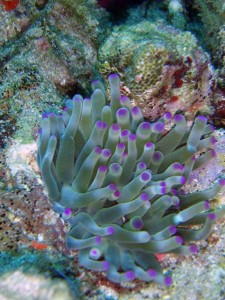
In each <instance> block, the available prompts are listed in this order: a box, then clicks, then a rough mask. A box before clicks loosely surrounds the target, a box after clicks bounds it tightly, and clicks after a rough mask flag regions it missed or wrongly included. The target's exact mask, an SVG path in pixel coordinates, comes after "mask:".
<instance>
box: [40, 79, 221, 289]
mask: <svg viewBox="0 0 225 300" xmlns="http://www.w3.org/2000/svg"><path fill="white" fill-rule="evenodd" d="M109 82H110V87H111V101H110V103H109V105H108V104H107V103H106V100H105V90H104V88H103V85H102V83H101V82H99V81H94V82H93V83H92V88H93V90H94V92H93V94H92V96H91V98H85V99H83V98H82V96H80V95H78V94H77V95H75V96H74V97H73V99H71V100H67V102H66V107H65V109H64V111H63V113H62V114H59V115H56V114H54V113H49V114H44V115H43V120H42V123H41V129H40V135H39V140H38V156H37V157H38V165H39V168H40V170H41V173H42V178H43V181H44V183H45V185H46V188H47V191H48V197H49V199H50V200H51V201H52V202H53V204H54V206H53V207H54V209H55V210H56V211H57V212H59V213H60V214H61V216H62V218H63V219H64V220H65V221H66V222H68V224H69V226H71V229H70V231H69V232H68V234H67V237H66V243H67V247H68V249H70V250H79V255H78V258H79V262H80V264H81V265H82V266H84V267H86V268H88V269H91V270H95V271H105V272H106V274H107V277H108V278H109V279H110V280H111V281H113V282H123V281H130V280H133V279H134V278H139V279H141V280H144V281H156V282H159V283H164V284H165V285H167V286H168V285H170V284H171V282H172V280H171V277H170V276H169V275H168V274H163V270H162V268H161V266H160V264H159V262H158V261H157V259H156V255H157V254H160V253H168V252H171V253H176V254H183V255H185V254H192V253H196V252H197V250H198V249H197V246H196V245H195V244H192V241H197V240H201V239H204V238H206V237H207V236H208V235H209V233H210V230H211V228H212V225H213V223H214V221H215V219H217V218H219V217H220V216H221V214H223V213H224V211H225V207H224V206H222V207H221V208H218V209H215V210H211V209H210V203H209V202H210V200H212V199H213V197H214V196H215V195H216V194H217V193H218V192H219V191H220V190H221V187H222V186H223V185H224V184H225V180H224V179H220V180H218V181H217V182H216V183H215V184H214V185H213V186H211V187H210V188H209V189H207V190H203V191H196V192H193V193H185V192H184V190H183V189H182V187H183V185H184V183H185V182H186V180H188V178H189V177H190V175H191V173H192V171H193V170H196V169H198V168H200V167H202V166H203V165H204V164H205V163H206V162H208V161H209V160H210V159H212V158H213V157H214V156H215V152H214V150H210V148H211V147H212V146H213V145H214V144H215V139H214V137H213V136H212V135H211V133H212V130H213V128H212V125H210V124H207V118H206V117H205V116H198V117H197V118H196V119H195V121H194V124H193V126H192V127H191V128H188V126H187V123H186V119H185V118H184V116H183V115H181V114H177V115H175V116H174V117H172V115H171V114H170V113H166V114H165V115H164V116H163V117H161V119H159V120H158V121H157V122H155V123H149V122H145V121H144V118H143V115H142V113H141V110H140V108H139V107H137V106H136V107H133V108H132V107H131V103H130V100H129V98H128V97H126V96H122V97H120V80H119V76H118V75H116V74H111V75H110V76H109ZM168 123H172V124H173V128H172V129H171V130H170V131H169V132H168V133H166V132H165V126H166V125H167V124H168ZM193 225H198V226H197V228H195V227H193Z"/></svg>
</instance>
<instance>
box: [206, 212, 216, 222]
mask: <svg viewBox="0 0 225 300" xmlns="http://www.w3.org/2000/svg"><path fill="white" fill-rule="evenodd" d="M207 217H208V218H209V219H210V220H212V221H213V220H215V219H216V215H215V214H214V213H209V214H208V216H207Z"/></svg>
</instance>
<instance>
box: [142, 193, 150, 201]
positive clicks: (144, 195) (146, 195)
mask: <svg viewBox="0 0 225 300" xmlns="http://www.w3.org/2000/svg"><path fill="white" fill-rule="evenodd" d="M140 198H141V200H143V201H149V200H150V197H149V195H148V194H147V193H142V194H141V195H140Z"/></svg>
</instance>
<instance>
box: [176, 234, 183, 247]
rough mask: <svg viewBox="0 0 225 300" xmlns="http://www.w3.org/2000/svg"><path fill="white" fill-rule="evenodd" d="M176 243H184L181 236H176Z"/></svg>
mask: <svg viewBox="0 0 225 300" xmlns="http://www.w3.org/2000/svg"><path fill="white" fill-rule="evenodd" d="M176 243H177V244H179V245H181V244H182V243H183V238H182V237H181V236H179V235H177V236H176Z"/></svg>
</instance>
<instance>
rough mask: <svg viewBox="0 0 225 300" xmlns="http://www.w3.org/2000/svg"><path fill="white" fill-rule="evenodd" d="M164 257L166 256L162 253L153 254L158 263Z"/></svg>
mask: <svg viewBox="0 0 225 300" xmlns="http://www.w3.org/2000/svg"><path fill="white" fill-rule="evenodd" d="M165 256H166V254H164V253H157V254H155V257H156V258H157V260H158V261H162V260H163V258H164V257H165Z"/></svg>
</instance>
